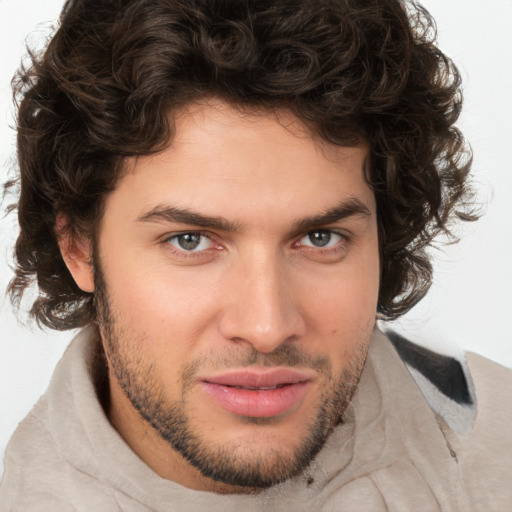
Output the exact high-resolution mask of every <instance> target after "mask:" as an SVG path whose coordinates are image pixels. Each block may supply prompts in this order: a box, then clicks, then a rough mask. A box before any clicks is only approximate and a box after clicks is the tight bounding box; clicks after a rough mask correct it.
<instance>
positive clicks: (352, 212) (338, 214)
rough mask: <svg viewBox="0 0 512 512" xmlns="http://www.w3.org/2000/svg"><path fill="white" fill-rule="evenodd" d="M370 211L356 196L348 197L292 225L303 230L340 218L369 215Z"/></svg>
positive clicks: (330, 222)
mask: <svg viewBox="0 0 512 512" xmlns="http://www.w3.org/2000/svg"><path fill="white" fill-rule="evenodd" d="M371 215H372V212H371V211H370V209H369V208H368V206H367V205H366V204H365V203H363V201H361V200H360V199H358V198H355V197H353V198H350V199H349V200H345V201H342V202H341V203H340V204H339V205H337V206H335V207H334V208H330V209H329V210H327V211H326V212H325V213H322V214H320V215H315V216H313V217H306V218H304V219H300V220H299V221H297V222H295V223H294V225H293V227H294V229H295V230H297V231H304V230H307V229H310V228H315V227H319V226H324V225H326V224H332V223H333V222H337V221H339V220H342V219H346V218H348V217H354V216H363V217H371Z"/></svg>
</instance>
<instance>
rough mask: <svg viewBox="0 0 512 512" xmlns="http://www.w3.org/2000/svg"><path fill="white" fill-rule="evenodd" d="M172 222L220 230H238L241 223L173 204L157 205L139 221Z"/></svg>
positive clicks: (138, 220)
mask: <svg viewBox="0 0 512 512" xmlns="http://www.w3.org/2000/svg"><path fill="white" fill-rule="evenodd" d="M159 221H160V222H162V221H163V222H171V223H177V224H188V225H191V226H196V227H198V228H210V229H218V230H220V231H228V232H234V231H238V229H239V225H238V224H237V223H236V222H231V221H229V220H227V219H225V218H224V217H211V216H209V215H203V214H202V213H197V212H193V211H190V210H188V209H186V208H176V207H172V206H157V207H155V208H153V209H152V210H151V211H149V212H147V213H145V214H143V215H141V216H140V217H139V218H138V219H137V222H159Z"/></svg>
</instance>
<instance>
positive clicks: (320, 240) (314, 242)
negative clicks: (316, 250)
mask: <svg viewBox="0 0 512 512" xmlns="http://www.w3.org/2000/svg"><path fill="white" fill-rule="evenodd" d="M341 239H342V237H341V235H338V234H337V233H334V232H333V231H329V230H328V229H318V230H316V231H310V232H309V233H308V234H307V235H305V236H303V237H302V239H301V241H300V244H301V245H302V246H309V247H320V248H323V247H332V246H334V245H336V244H337V243H338V242H339V241H340V240H341Z"/></svg>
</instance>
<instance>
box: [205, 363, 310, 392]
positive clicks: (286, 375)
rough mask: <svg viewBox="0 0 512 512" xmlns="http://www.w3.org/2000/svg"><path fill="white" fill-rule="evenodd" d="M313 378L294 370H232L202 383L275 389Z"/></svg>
mask: <svg viewBox="0 0 512 512" xmlns="http://www.w3.org/2000/svg"><path fill="white" fill-rule="evenodd" d="M312 377H313V375H312V373H311V371H309V372H308V371H305V370H296V369H292V368H261V369H260V368H251V369H249V368H244V369H238V370H231V371H228V372H225V373H222V374H218V375H213V376H210V377H202V378H201V379H200V380H201V381H202V382H208V383H210V384H218V385H222V386H231V387H244V388H256V389H258V388H273V387H276V386H283V385H286V384H298V383H301V382H307V381H309V380H311V379H312Z"/></svg>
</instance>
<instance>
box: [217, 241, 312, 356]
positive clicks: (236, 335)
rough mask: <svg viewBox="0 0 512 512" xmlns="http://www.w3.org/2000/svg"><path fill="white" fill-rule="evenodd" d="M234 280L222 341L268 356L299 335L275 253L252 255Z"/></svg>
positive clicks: (286, 277)
mask: <svg viewBox="0 0 512 512" xmlns="http://www.w3.org/2000/svg"><path fill="white" fill-rule="evenodd" d="M233 277H234V279H235V282H234V283H233V292H234V293H233V294H232V300H231V301H230V304H229V306H228V307H227V310H226V311H224V315H223V319H222V326H221V328H222V331H223V335H224V337H226V338H229V339H233V340H238V341H240V340H243V341H245V342H248V343H250V344H251V345H253V346H254V348H255V349H257V350H258V351H260V352H262V353H268V352H272V351H273V350H274V349H276V348H277V347H278V346H279V345H280V344H281V343H284V342H285V341H288V340H290V339H294V338H297V337H300V336H301V335H302V333H303V330H304V321H303V318H302V316H301V314H300V310H299V308H298V304H297V301H296V299H297V298H296V297H295V296H294V294H293V288H292V283H291V280H290V275H289V272H288V269H287V266H286V262H285V261H283V258H281V257H280V255H279V254H278V253H277V254H276V252H274V251H269V250H264V249H260V250H259V251H254V252H253V253H252V255H251V257H248V258H244V260H243V262H241V263H240V266H239V268H238V270H237V272H235V273H234V274H233Z"/></svg>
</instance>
